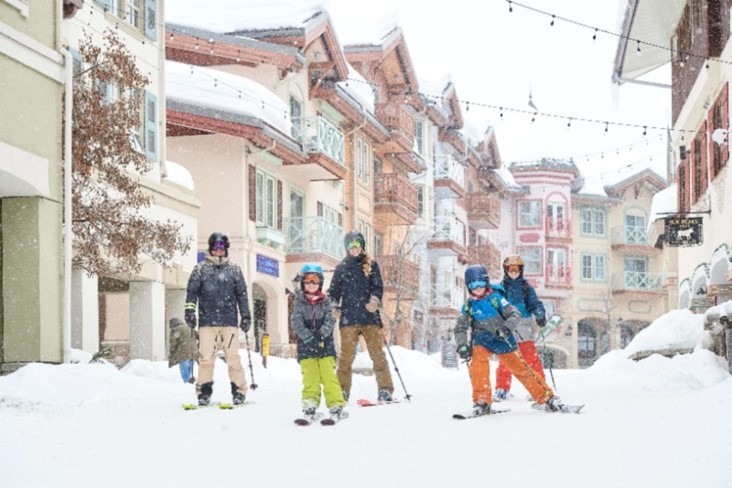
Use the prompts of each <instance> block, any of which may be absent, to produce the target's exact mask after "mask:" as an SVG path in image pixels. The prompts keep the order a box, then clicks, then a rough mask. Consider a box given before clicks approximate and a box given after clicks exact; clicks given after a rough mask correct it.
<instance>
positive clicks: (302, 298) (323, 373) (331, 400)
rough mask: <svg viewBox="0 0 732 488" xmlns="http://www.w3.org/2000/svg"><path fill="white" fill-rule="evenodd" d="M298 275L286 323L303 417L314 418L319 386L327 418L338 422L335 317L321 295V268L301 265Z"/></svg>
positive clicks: (340, 411) (340, 409)
mask: <svg viewBox="0 0 732 488" xmlns="http://www.w3.org/2000/svg"><path fill="white" fill-rule="evenodd" d="M300 276H301V279H300V289H301V291H298V292H297V295H296V296H295V304H294V306H293V310H292V317H291V319H290V323H291V324H292V328H293V329H294V330H295V334H296V335H297V360H298V362H299V363H300V371H301V372H302V411H303V415H304V416H305V418H306V419H310V420H312V419H314V418H315V417H316V410H317V409H318V406H320V390H321V385H322V389H323V396H325V405H326V406H327V407H328V409H329V412H330V416H331V418H336V419H341V418H344V417H345V416H346V415H347V412H344V411H343V407H344V405H345V404H346V402H345V401H344V400H343V393H342V392H341V385H340V383H339V382H338V377H337V376H336V373H335V366H336V350H335V343H334V342H333V329H334V328H335V318H334V317H333V313H332V305H331V302H330V299H329V298H328V297H327V296H326V295H325V293H323V268H321V267H320V266H319V265H317V264H305V265H304V266H303V267H302V270H301V271H300Z"/></svg>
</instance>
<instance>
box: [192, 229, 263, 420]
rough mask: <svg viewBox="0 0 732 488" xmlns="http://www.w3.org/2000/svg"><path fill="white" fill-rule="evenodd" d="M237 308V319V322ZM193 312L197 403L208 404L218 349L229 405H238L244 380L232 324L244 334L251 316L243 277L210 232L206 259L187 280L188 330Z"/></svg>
mask: <svg viewBox="0 0 732 488" xmlns="http://www.w3.org/2000/svg"><path fill="white" fill-rule="evenodd" d="M237 308H238V314H239V315H240V316H241V319H240V320H239V321H237ZM196 311H198V324H199V337H200V345H199V366H198V382H197V383H196V394H197V395H198V404H199V405H201V406H206V405H209V404H210V403H211V395H212V393H213V370H214V364H215V360H216V356H215V354H216V349H217V348H221V349H223V351H224V357H225V359H226V364H227V365H228V367H229V380H230V381H231V395H232V398H233V403H234V405H240V404H242V403H244V399H245V397H246V393H247V379H246V376H244V369H243V368H242V365H241V358H240V357H239V333H238V330H237V328H236V325H237V322H238V324H239V327H240V328H241V330H242V331H243V332H244V333H245V334H246V333H247V332H249V327H250V326H251V318H250V317H251V315H250V314H249V301H248V297H247V285H246V282H245V281H244V275H243V274H242V272H241V268H240V267H239V265H237V264H236V263H233V262H231V261H229V238H228V237H227V236H226V235H225V234H222V233H221V232H214V233H213V234H211V236H210V237H209V238H208V252H207V253H206V258H205V259H204V260H203V261H201V262H200V263H198V264H197V265H196V266H195V267H194V268H193V271H192V272H191V277H190V278H189V279H188V289H187V291H186V306H185V321H186V323H187V324H188V326H189V327H191V328H195V327H196V323H197V321H196Z"/></svg>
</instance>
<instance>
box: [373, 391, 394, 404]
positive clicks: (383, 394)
mask: <svg viewBox="0 0 732 488" xmlns="http://www.w3.org/2000/svg"><path fill="white" fill-rule="evenodd" d="M376 399H377V400H378V401H379V402H382V403H391V402H393V401H394V397H393V396H391V393H389V392H388V391H386V390H379V395H378V396H377V397H376Z"/></svg>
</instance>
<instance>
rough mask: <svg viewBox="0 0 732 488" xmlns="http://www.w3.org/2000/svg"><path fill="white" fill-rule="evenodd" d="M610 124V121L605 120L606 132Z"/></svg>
mask: <svg viewBox="0 0 732 488" xmlns="http://www.w3.org/2000/svg"><path fill="white" fill-rule="evenodd" d="M609 126H610V122H605V134H607V129H608V127H609Z"/></svg>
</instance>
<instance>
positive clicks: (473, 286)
mask: <svg viewBox="0 0 732 488" xmlns="http://www.w3.org/2000/svg"><path fill="white" fill-rule="evenodd" d="M486 285H488V283H486V282H485V281H483V280H475V281H471V282H470V283H468V290H470V291H473V290H475V289H476V288H485V287H486Z"/></svg>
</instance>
